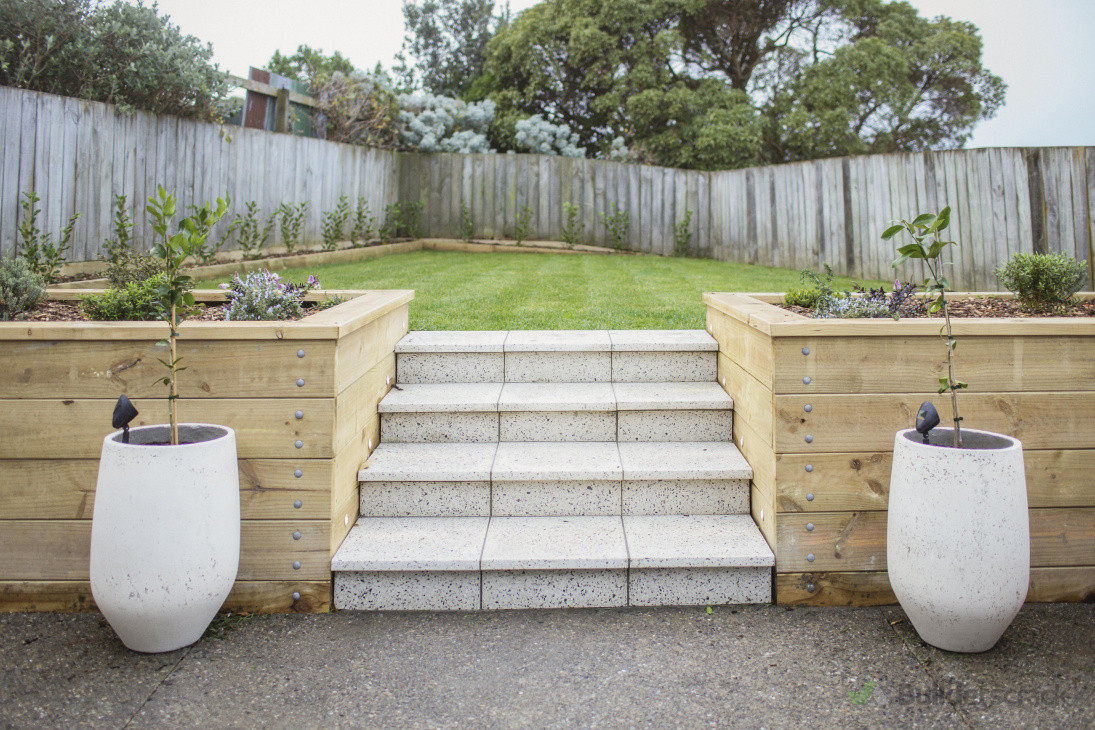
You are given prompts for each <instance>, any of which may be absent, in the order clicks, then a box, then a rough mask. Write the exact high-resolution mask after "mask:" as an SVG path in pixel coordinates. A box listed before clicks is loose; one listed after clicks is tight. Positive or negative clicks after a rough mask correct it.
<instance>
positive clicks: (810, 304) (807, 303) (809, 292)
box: [783, 286, 821, 309]
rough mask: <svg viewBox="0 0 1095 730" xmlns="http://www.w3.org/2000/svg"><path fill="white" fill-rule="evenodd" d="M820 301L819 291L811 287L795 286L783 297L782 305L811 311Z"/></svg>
mask: <svg viewBox="0 0 1095 730" xmlns="http://www.w3.org/2000/svg"><path fill="white" fill-rule="evenodd" d="M819 299H821V290H820V289H818V288H817V287H813V286H796V287H793V288H791V289H788V290H787V293H786V294H784V295H783V303H784V304H786V305H788V306H793V307H805V308H807V309H813V308H814V307H816V306H817V302H818V300H819Z"/></svg>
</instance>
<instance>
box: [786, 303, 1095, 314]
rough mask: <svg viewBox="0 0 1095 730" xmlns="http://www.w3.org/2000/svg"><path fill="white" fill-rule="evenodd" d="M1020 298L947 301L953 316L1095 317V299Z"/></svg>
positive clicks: (796, 310)
mask: <svg viewBox="0 0 1095 730" xmlns="http://www.w3.org/2000/svg"><path fill="white" fill-rule="evenodd" d="M780 306H781V307H782V308H783V309H786V310H787V311H789V312H794V313H795V314H801V315H803V316H805V317H812V316H813V314H814V311H813V310H812V309H807V308H805V307H796V306H793V305H790V306H788V305H782V304H781V305H780ZM1021 306H1022V305H1021V304H1020V302H1019V300H1018V299H996V298H985V299H952V300H950V301H949V302H948V303H947V308H948V309H949V310H950V315H951V317H960V318H965V317H1002V318H1036V317H1095V299H1092V300H1088V301H1086V302H1077V303H1074V304H1070V305H1068V306H1065V307H1061V308H1060V309H1056V310H1053V311H1050V312H1025V311H1023V309H1022V308H1021ZM926 316H928V315H926V314H923V313H921V314H913V315H908V314H906V315H902V319H908V318H910V317H911V318H914V319H915V318H920V317H926ZM930 316H931V317H932V318H933V319H935V318H938V319H942V318H943V313H942V312H936V313H935V314H932V315H930Z"/></svg>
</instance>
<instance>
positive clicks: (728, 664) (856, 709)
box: [0, 604, 1095, 728]
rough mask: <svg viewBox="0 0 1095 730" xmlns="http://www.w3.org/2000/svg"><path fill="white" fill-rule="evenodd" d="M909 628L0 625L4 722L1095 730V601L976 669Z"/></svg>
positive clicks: (638, 614)
mask: <svg viewBox="0 0 1095 730" xmlns="http://www.w3.org/2000/svg"><path fill="white" fill-rule="evenodd" d="M903 617H904V614H903V613H902V612H901V610H900V609H899V608H896V607H885V608H862V609H839V608H833V609H820V608H796V609H793V610H792V609H790V608H787V607H783V606H755V607H745V608H729V607H727V608H723V607H715V608H713V609H712V613H710V614H709V613H707V611H706V610H705V609H704V608H703V607H700V608H656V609H635V608H630V609H607V610H569V611H501V612H493V613H409V614H407V613H400V614H396V613H354V612H346V613H338V614H327V615H318V616H298V615H279V616H258V617H255V618H253V619H250V620H247V621H245V622H244V623H242V624H240V625H239V626H238V627H237V628H234V629H231V630H229V631H227V632H225V633H224V634H223V638H222V639H220V640H218V639H209V638H207V639H204V640H203V641H201V642H200V643H198V644H196V645H194V646H193V647H189V648H186V649H181V650H179V651H176V652H172V653H170V654H161V655H155V656H143V655H139V654H133V653H130V652H128V651H126V650H125V649H124V648H123V647H122V645H121V644H120V643H119V642H118V640H117V639H116V638H115V637H114V634H113V633H112V632H111V630H110V628H109V627H107V626H106V624H105V623H104V622H103V620H102V618H101V617H100V616H99V615H98V614H87V613H85V614H0V725H4V726H5V727H16V728H23V727H58V726H65V727H69V726H87V727H106V728H121V727H125V726H127V725H128V726H129V727H133V728H162V727H184V726H185V727H189V726H196V725H201V726H209V727H257V726H275V727H321V726H322V727H371V728H405V727H431V728H432V727H442V728H450V727H461V728H469V727H470V728H480V727H482V728H487V727H490V728H497V727H536V728H540V727H544V728H571V727H640V728H665V727H669V728H675V727H680V728H694V727H700V726H713V727H737V728H799V727H816V728H869V727H917V728H931V727H946V728H949V727H959V728H965V727H984V728H989V727H992V728H999V727H1009V728H1010V727H1092V726H1093V725H1095V604H1057V605H1030V606H1027V607H1025V608H1024V609H1023V611H1022V612H1021V613H1020V614H1019V616H1018V618H1017V619H1016V620H1015V623H1014V624H1013V625H1012V627H1011V628H1010V629H1009V630H1008V631H1007V633H1005V634H1004V637H1003V639H1002V640H1001V642H1000V643H999V644H998V645H997V647H996V648H995V649H993V650H992V651H990V652H987V653H985V654H977V655H958V654H947V653H946V652H942V651H939V650H937V649H933V648H931V647H927V646H923V645H921V644H920V642H919V641H918V640H917V639H916V636H915V633H913V632H912V630H911V628H910V627H909V626H908V624H907V623H906V622H903V621H902V619H903ZM895 622H896V623H895Z"/></svg>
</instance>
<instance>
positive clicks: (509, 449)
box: [491, 441, 623, 482]
mask: <svg viewBox="0 0 1095 730" xmlns="http://www.w3.org/2000/svg"><path fill="white" fill-rule="evenodd" d="M491 479H492V480H493V481H510V482H512V481H559V480H611V481H622V480H623V467H622V465H621V464H620V450H619V448H617V445H616V442H615V441H565V442H559V441H504V442H502V443H500V444H498V452H497V453H496V454H495V457H494V467H493V468H492V469H491Z"/></svg>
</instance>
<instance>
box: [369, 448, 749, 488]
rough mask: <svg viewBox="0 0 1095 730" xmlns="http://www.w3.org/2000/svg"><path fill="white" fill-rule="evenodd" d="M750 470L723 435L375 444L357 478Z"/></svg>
mask: <svg viewBox="0 0 1095 730" xmlns="http://www.w3.org/2000/svg"><path fill="white" fill-rule="evenodd" d="M752 477H753V469H752V467H750V466H749V463H748V462H747V461H746V460H745V457H744V456H743V455H742V453H741V451H739V450H738V447H737V446H735V445H734V444H733V443H731V442H729V441H648V442H643V441H640V442H624V443H616V442H613V441H566V442H558V441H532V442H526V441H503V442H501V443H498V442H489V443H395V442H390V441H385V442H382V443H381V444H380V445H379V446H377V447H376V449H375V450H374V451H373V453H372V455H370V456H369V459H368V460H367V461H366V462H365V465H364V466H363V467H362V469H361V471H360V472H359V473H358V480H359V481H362V482H487V481H560V480H611V481H621V480H634V481H658V480H661V481H669V480H707V481H711V480H731V479H732V480H744V479H752Z"/></svg>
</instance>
